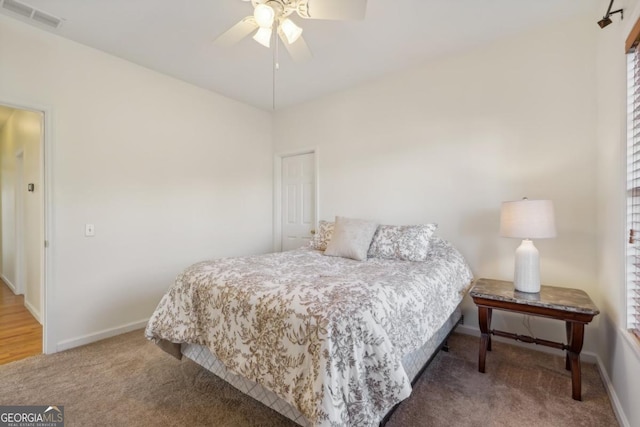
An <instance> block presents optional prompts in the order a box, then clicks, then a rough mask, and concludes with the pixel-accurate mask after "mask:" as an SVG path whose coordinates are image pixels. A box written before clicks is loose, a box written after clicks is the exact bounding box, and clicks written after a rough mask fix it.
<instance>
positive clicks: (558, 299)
mask: <svg viewBox="0 0 640 427" xmlns="http://www.w3.org/2000/svg"><path fill="white" fill-rule="evenodd" d="M469 295H471V297H478V298H484V299H489V300H494V301H507V302H513V303H517V304H523V305H530V306H536V307H546V308H551V309H555V310H563V311H570V312H575V313H585V314H591V315H594V316H595V315H597V314H599V313H600V310H598V307H596V305H595V304H594V303H593V301H591V298H589V295H587V293H586V292H585V291H583V290H580V289H571V288H559V287H556V286H545V285H543V286H541V287H540V292H538V293H535V294H533V293H526V292H520V291H516V290H515V289H514V287H513V282H508V281H505V280H493V279H478V280H476V281H475V282H474V285H473V288H472V289H471V291H470V292H469Z"/></svg>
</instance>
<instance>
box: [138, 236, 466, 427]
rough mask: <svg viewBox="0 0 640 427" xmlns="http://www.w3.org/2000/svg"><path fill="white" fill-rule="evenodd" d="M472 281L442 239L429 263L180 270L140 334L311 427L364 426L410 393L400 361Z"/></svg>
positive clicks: (300, 253) (229, 262) (314, 262)
mask: <svg viewBox="0 0 640 427" xmlns="http://www.w3.org/2000/svg"><path fill="white" fill-rule="evenodd" d="M471 279H472V275H471V272H470V270H469V267H468V266H467V263H466V262H465V260H464V259H463V257H462V255H460V253H459V252H458V251H457V250H455V249H454V248H453V247H452V246H451V245H450V244H449V243H447V242H445V241H444V240H441V239H434V240H433V241H432V242H431V248H430V256H429V259H428V260H427V261H425V262H410V261H395V260H383V259H376V258H370V259H368V260H367V261H353V260H349V259H345V258H337V257H328V256H324V255H323V253H322V252H321V251H316V250H313V249H309V248H301V249H297V250H293V251H288V252H282V253H274V254H269V255H260V256H252V257H244V258H225V259H218V260H213V261H206V262H201V263H198V264H195V265H193V266H191V267H189V268H187V269H186V270H185V271H184V272H183V273H182V274H180V275H179V276H178V277H177V279H176V281H175V284H174V285H173V286H172V287H171V288H170V289H169V290H168V292H167V293H166V295H165V296H164V297H163V298H162V300H161V302H160V304H159V305H158V308H157V309H156V311H155V312H154V313H153V316H152V317H151V319H150V320H149V324H148V325H147V329H146V331H145V334H146V336H147V338H149V339H151V340H154V341H156V342H158V341H161V340H166V341H169V342H173V343H194V344H200V345H204V346H207V347H208V348H209V350H211V352H212V353H213V354H214V355H215V356H216V357H217V358H218V359H220V361H222V363H224V365H225V366H226V367H227V369H229V370H230V371H232V372H234V373H236V374H238V375H242V376H244V377H246V378H248V379H250V380H252V381H255V382H257V383H259V384H261V385H262V386H264V387H266V388H268V389H270V390H272V391H273V392H275V393H276V394H277V395H278V396H280V397H281V398H283V399H284V400H286V401H287V402H289V403H290V404H292V405H293V406H295V407H296V408H298V410H299V411H300V412H301V413H302V414H303V415H305V417H306V418H307V419H308V420H309V421H310V422H311V423H312V424H313V425H317V426H337V425H340V426H345V425H348V426H371V425H376V424H378V423H379V421H380V419H381V418H382V417H383V416H384V414H385V413H386V412H387V411H388V410H389V409H390V408H391V407H392V406H393V405H395V404H396V403H398V402H400V401H401V400H403V399H405V398H407V397H408V396H409V394H410V393H411V384H410V381H409V379H408V378H407V375H406V373H405V372H404V369H403V367H402V364H401V359H402V357H403V356H404V355H405V354H406V353H408V352H410V351H413V350H415V349H417V348H419V347H420V346H421V345H422V344H424V342H426V341H427V340H428V339H429V338H430V337H431V335H432V334H434V333H435V332H436V331H437V330H438V329H439V328H440V327H441V326H442V325H443V324H444V322H445V320H446V319H447V318H448V317H449V315H450V314H451V313H452V312H453V310H454V309H455V307H456V306H457V305H458V304H459V303H460V301H461V300H462V297H463V296H464V293H465V292H466V291H467V289H468V287H469V285H470V281H471Z"/></svg>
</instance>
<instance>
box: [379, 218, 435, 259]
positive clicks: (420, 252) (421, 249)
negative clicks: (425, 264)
mask: <svg viewBox="0 0 640 427" xmlns="http://www.w3.org/2000/svg"><path fill="white" fill-rule="evenodd" d="M436 228H438V224H424V225H381V226H379V227H378V230H377V231H376V234H375V236H373V242H371V247H370V248H369V254H368V256H369V257H370V258H383V259H399V260H403V261H425V260H426V259H427V255H428V253H429V240H430V239H431V236H432V235H433V233H434V232H435V231H436Z"/></svg>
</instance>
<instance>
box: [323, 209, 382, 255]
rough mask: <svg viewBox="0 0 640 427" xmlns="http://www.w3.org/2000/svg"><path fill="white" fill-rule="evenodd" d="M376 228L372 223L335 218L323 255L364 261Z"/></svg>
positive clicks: (376, 225)
mask: <svg viewBox="0 0 640 427" xmlns="http://www.w3.org/2000/svg"><path fill="white" fill-rule="evenodd" d="M377 228H378V224H376V223H375V222H372V221H365V220H363V219H353V218H345V217H341V216H337V217H336V223H335V228H334V230H333V236H332V237H331V240H330V241H329V244H327V250H326V251H324V254H325V255H329V256H339V257H343V258H351V259H355V260H357V261H364V260H366V259H367V251H368V250H369V245H371V240H372V239H373V235H374V234H375V232H376V229H377Z"/></svg>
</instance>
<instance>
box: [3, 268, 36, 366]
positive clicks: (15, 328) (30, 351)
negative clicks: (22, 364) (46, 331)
mask: <svg viewBox="0 0 640 427" xmlns="http://www.w3.org/2000/svg"><path fill="white" fill-rule="evenodd" d="M41 353H42V325H40V323H38V321H37V320H36V319H35V318H34V317H33V315H32V314H31V313H30V312H29V310H27V309H26V308H25V306H24V296H23V295H14V294H13V292H11V289H9V287H8V286H7V285H6V284H5V283H4V282H2V281H1V280H0V365H2V364H4V363H9V362H13V361H14V360H20V359H24V358H25V357H29V356H35V355H36V354H41Z"/></svg>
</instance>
